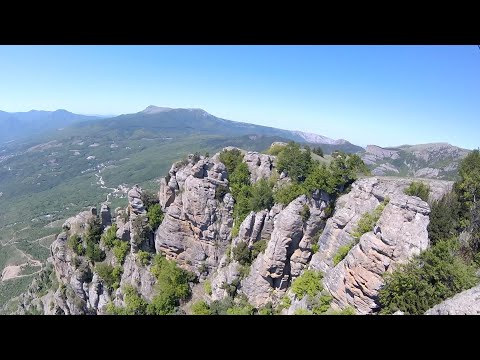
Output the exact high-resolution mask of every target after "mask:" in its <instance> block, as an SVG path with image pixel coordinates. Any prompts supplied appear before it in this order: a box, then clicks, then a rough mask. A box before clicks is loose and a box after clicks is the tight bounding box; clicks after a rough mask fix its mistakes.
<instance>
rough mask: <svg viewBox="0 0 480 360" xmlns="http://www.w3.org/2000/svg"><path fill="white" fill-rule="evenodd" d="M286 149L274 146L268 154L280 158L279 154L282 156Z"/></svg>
mask: <svg viewBox="0 0 480 360" xmlns="http://www.w3.org/2000/svg"><path fill="white" fill-rule="evenodd" d="M284 149H285V145H281V144H275V145H273V146H270V148H269V149H268V150H267V154H269V155H273V156H278V154H280V153H281V152H282V151H283V150H284Z"/></svg>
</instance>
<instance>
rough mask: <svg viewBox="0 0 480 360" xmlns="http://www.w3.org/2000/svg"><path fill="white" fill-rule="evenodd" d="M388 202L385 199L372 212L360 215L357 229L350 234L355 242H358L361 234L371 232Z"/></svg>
mask: <svg viewBox="0 0 480 360" xmlns="http://www.w3.org/2000/svg"><path fill="white" fill-rule="evenodd" d="M388 202H389V199H388V198H386V199H385V200H384V201H383V202H382V203H381V204H380V205H378V206H377V207H376V208H375V209H374V210H373V211H372V212H367V213H364V214H363V215H362V217H361V218H360V220H359V221H358V224H357V227H356V228H355V230H354V231H353V232H352V236H353V238H354V239H355V240H356V242H358V240H359V239H360V237H361V236H362V235H363V234H365V233H367V232H369V231H372V230H373V227H374V226H375V224H376V223H377V221H378V219H380V216H381V215H382V212H383V210H384V209H385V206H386V205H387V204H388Z"/></svg>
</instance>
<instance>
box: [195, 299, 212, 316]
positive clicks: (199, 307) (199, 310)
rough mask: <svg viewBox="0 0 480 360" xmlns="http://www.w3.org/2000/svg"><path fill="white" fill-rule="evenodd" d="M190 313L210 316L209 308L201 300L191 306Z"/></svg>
mask: <svg viewBox="0 0 480 360" xmlns="http://www.w3.org/2000/svg"><path fill="white" fill-rule="evenodd" d="M192 313H193V315H212V311H211V310H210V306H208V304H207V303H206V302H205V301H203V300H199V301H197V302H196V303H194V304H192Z"/></svg>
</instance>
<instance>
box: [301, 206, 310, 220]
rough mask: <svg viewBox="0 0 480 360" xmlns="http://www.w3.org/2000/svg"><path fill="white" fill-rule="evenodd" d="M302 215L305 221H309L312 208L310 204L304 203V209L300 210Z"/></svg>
mask: <svg viewBox="0 0 480 360" xmlns="http://www.w3.org/2000/svg"><path fill="white" fill-rule="evenodd" d="M300 216H301V217H302V221H303V222H307V220H308V219H309V218H310V208H309V207H308V205H306V204H305V205H303V207H302V210H300Z"/></svg>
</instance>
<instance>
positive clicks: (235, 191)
mask: <svg viewBox="0 0 480 360" xmlns="http://www.w3.org/2000/svg"><path fill="white" fill-rule="evenodd" d="M228 180H229V182H230V188H231V189H232V195H233V197H234V198H236V197H237V196H238V195H239V192H240V191H241V190H242V189H243V187H244V186H248V185H250V172H249V171H248V166H247V164H245V163H244V162H242V163H240V164H238V165H237V167H236V168H235V171H234V172H233V173H232V174H231V175H230V176H229V178H228Z"/></svg>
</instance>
